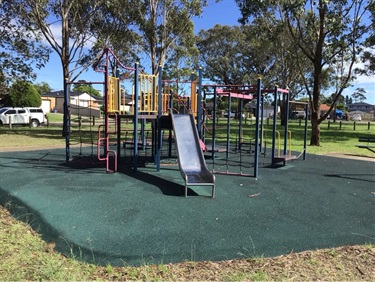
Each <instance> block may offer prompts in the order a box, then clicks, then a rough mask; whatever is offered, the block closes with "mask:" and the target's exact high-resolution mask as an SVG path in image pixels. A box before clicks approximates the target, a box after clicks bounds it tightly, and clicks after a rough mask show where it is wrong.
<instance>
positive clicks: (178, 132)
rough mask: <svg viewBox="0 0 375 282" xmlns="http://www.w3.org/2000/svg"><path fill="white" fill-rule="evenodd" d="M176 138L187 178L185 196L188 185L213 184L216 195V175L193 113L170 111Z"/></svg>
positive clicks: (181, 164)
mask: <svg viewBox="0 0 375 282" xmlns="http://www.w3.org/2000/svg"><path fill="white" fill-rule="evenodd" d="M170 115H171V119H172V125H173V130H174V135H175V140H176V147H177V154H178V164H179V166H180V172H181V176H182V178H183V179H184V180H185V197H187V188H188V186H212V192H211V193H212V194H211V196H212V198H214V196H215V176H214V175H213V174H212V173H211V172H210V171H209V170H208V168H207V165H206V161H205V159H204V156H203V152H202V149H201V146H200V144H199V137H198V131H197V128H196V125H195V122H194V117H193V115H190V114H173V113H172V112H171V113H170Z"/></svg>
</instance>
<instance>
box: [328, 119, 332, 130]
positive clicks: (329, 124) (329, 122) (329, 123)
mask: <svg viewBox="0 0 375 282" xmlns="http://www.w3.org/2000/svg"><path fill="white" fill-rule="evenodd" d="M330 126H331V121H330V120H329V121H328V130H329V127H330Z"/></svg>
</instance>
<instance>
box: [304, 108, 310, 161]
mask: <svg viewBox="0 0 375 282" xmlns="http://www.w3.org/2000/svg"><path fill="white" fill-rule="evenodd" d="M308 119H309V104H307V103H306V106H305V134H304V139H303V160H306V145H307V144H306V143H307V121H308Z"/></svg>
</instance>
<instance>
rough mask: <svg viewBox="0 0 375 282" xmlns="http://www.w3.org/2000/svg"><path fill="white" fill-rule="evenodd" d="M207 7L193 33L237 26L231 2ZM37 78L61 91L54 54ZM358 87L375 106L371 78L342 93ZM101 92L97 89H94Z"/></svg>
mask: <svg viewBox="0 0 375 282" xmlns="http://www.w3.org/2000/svg"><path fill="white" fill-rule="evenodd" d="M208 3H209V5H208V7H206V8H205V9H204V10H203V15H202V16H201V17H200V18H195V19H194V24H195V31H196V33H198V32H199V31H200V30H201V29H209V28H211V27H213V26H214V25H215V24H221V25H237V24H238V18H239V17H240V12H239V10H238V8H237V6H236V4H235V3H234V1H232V0H223V1H221V2H220V3H215V0H209V1H208ZM37 75H38V78H37V80H36V82H37V83H38V82H42V81H45V82H47V83H48V84H49V85H50V86H51V87H52V89H54V90H61V89H62V67H61V63H60V61H59V58H58V57H57V55H55V54H54V53H52V54H51V58H50V61H49V63H48V64H47V66H46V67H45V68H43V69H41V70H38V71H37ZM80 79H83V80H86V81H102V80H103V74H102V73H95V72H94V71H91V70H90V71H88V72H84V73H83V74H82V75H81V76H80ZM358 87H361V88H364V89H365V90H366V92H367V100H365V102H366V103H370V104H375V79H374V78H373V77H359V78H358V80H357V81H356V82H355V83H354V87H351V88H348V89H346V90H345V92H344V96H345V95H349V96H350V95H351V94H352V93H353V92H354V90H355V89H356V88H358ZM95 88H97V89H99V90H102V89H100V88H98V87H95Z"/></svg>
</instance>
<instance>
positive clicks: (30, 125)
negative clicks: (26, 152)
mask: <svg viewBox="0 0 375 282" xmlns="http://www.w3.org/2000/svg"><path fill="white" fill-rule="evenodd" d="M29 128H31V116H29Z"/></svg>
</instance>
